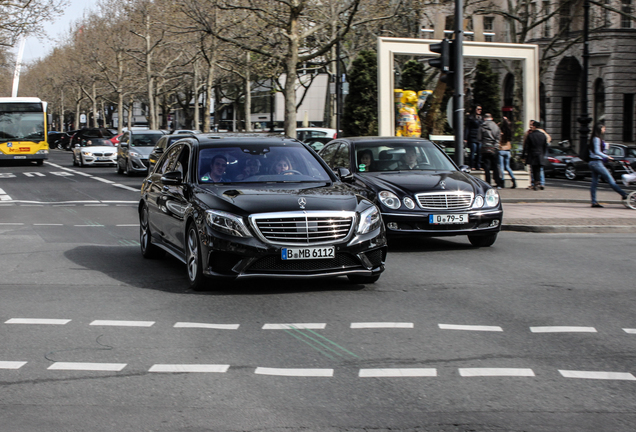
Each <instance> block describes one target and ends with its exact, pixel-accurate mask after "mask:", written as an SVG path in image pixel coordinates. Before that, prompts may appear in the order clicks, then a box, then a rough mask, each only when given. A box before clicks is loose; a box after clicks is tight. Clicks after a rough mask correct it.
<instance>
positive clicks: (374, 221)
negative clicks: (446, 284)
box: [139, 134, 387, 290]
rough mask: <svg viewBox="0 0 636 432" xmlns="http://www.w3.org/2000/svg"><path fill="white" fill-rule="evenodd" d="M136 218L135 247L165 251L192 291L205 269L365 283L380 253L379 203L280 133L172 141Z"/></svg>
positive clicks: (379, 264)
mask: <svg viewBox="0 0 636 432" xmlns="http://www.w3.org/2000/svg"><path fill="white" fill-rule="evenodd" d="M346 174H347V173H346V172H345V171H343V172H342V175H346ZM139 221H140V243H141V253H142V255H143V256H144V257H146V258H156V257H160V256H161V255H163V254H164V252H168V253H170V254H171V255H173V256H174V257H176V258H177V259H179V260H180V261H182V262H183V263H185V264H186V267H187V272H188V278H189V281H190V286H191V287H192V288H193V289H196V290H198V289H202V288H205V287H206V285H208V283H209V282H210V281H209V280H208V278H218V279H229V280H231V279H244V278H320V277H336V276H347V277H348V278H349V280H350V281H351V282H352V283H373V282H375V281H376V280H377V279H378V278H379V277H380V274H381V273H382V272H383V271H384V261H385V258H386V253H387V244H386V237H385V231H384V226H383V225H382V220H381V216H380V211H379V209H378V208H377V207H376V206H375V205H374V204H373V203H372V202H371V201H369V200H367V199H365V198H364V197H361V196H359V195H357V194H355V193H354V192H353V191H352V189H351V188H350V187H347V186H346V185H344V184H342V183H341V182H340V180H339V179H338V177H337V176H336V175H335V174H334V173H333V172H332V171H331V170H330V169H329V167H327V165H326V164H325V163H324V161H323V160H322V159H320V158H319V157H318V155H316V153H315V152H313V151H312V150H311V149H309V148H308V147H307V146H306V145H305V144H303V143H301V142H300V141H297V140H295V139H291V138H285V137H282V136H279V137H276V138H272V137H263V136H258V135H257V134H254V136H245V137H236V136H228V137H223V136H214V137H210V136H207V135H197V136H194V137H192V138H185V139H183V140H180V141H179V142H177V143H175V144H174V145H173V146H172V147H170V148H169V149H168V150H167V151H166V152H164V154H163V155H162V156H161V158H160V159H159V161H158V163H157V165H156V166H155V169H154V170H153V171H152V172H151V173H150V174H149V175H148V177H146V179H145V180H144V182H143V184H142V187H141V200H140V202H139Z"/></svg>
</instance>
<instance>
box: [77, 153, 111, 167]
mask: <svg viewBox="0 0 636 432" xmlns="http://www.w3.org/2000/svg"><path fill="white" fill-rule="evenodd" d="M81 157H82V161H83V162H84V165H95V166H98V165H115V164H117V158H116V156H113V157H108V158H106V157H95V156H84V155H82V156H81Z"/></svg>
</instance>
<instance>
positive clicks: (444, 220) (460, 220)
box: [428, 213, 468, 225]
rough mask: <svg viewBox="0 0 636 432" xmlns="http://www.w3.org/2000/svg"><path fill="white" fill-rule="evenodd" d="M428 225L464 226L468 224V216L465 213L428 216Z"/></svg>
mask: <svg viewBox="0 0 636 432" xmlns="http://www.w3.org/2000/svg"><path fill="white" fill-rule="evenodd" d="M428 223H430V224H433V225H440V224H444V225H448V224H465V223H468V215H467V214H466V213H462V214H435V215H429V216H428Z"/></svg>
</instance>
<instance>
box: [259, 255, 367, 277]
mask: <svg viewBox="0 0 636 432" xmlns="http://www.w3.org/2000/svg"><path fill="white" fill-rule="evenodd" d="M352 267H360V262H359V261H358V259H357V258H355V257H354V256H353V255H350V254H346V253H337V254H336V256H335V258H331V259H317V260H282V259H281V258H280V257H279V256H275V255H268V256H266V257H263V258H259V259H258V260H256V262H254V263H253V264H252V265H251V266H249V267H248V268H247V270H246V273H255V272H258V273H268V272H275V273H278V272H290V273H293V272H312V271H322V270H341V269H346V268H352Z"/></svg>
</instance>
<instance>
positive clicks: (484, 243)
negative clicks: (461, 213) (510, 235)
mask: <svg viewBox="0 0 636 432" xmlns="http://www.w3.org/2000/svg"><path fill="white" fill-rule="evenodd" d="M496 240H497V234H488V235H469V236H468V241H469V242H470V244H471V245H473V246H475V247H490V246H492V245H493V244H495V241H496Z"/></svg>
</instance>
